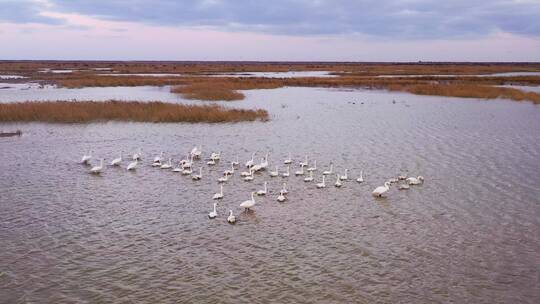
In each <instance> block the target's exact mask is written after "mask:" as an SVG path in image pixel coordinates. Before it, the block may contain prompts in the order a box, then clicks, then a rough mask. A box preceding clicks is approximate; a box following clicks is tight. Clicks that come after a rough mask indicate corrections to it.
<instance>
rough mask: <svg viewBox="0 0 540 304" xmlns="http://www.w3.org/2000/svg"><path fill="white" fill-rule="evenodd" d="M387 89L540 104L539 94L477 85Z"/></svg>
mask: <svg viewBox="0 0 540 304" xmlns="http://www.w3.org/2000/svg"><path fill="white" fill-rule="evenodd" d="M387 88H388V89H389V90H393V91H406V92H409V93H413V94H417V95H436V96H450V97H465V98H484V99H495V98H505V99H511V100H517V101H522V100H529V101H532V102H533V103H536V104H538V103H540V94H538V93H534V92H523V91H521V90H518V89H514V88H501V87H494V86H485V85H475V84H413V85H400V84H392V85H389V86H388V87H387Z"/></svg>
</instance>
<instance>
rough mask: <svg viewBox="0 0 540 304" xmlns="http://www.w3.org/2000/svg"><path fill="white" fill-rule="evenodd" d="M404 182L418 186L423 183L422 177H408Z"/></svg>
mask: <svg viewBox="0 0 540 304" xmlns="http://www.w3.org/2000/svg"><path fill="white" fill-rule="evenodd" d="M406 181H407V183H408V184H409V185H420V184H423V183H424V177H423V176H418V177H409V178H407V179H406Z"/></svg>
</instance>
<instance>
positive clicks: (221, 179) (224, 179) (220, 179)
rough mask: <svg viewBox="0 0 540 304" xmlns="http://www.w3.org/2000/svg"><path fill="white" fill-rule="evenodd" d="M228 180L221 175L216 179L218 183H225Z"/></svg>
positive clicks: (225, 176) (227, 176) (226, 176)
mask: <svg viewBox="0 0 540 304" xmlns="http://www.w3.org/2000/svg"><path fill="white" fill-rule="evenodd" d="M228 180H229V175H223V176H222V177H220V178H218V179H217V182H218V183H225V182H227V181H228Z"/></svg>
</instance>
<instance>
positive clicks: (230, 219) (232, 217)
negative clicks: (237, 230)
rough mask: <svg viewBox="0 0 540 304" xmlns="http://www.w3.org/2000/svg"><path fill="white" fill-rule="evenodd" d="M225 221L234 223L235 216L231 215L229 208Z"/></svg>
mask: <svg viewBox="0 0 540 304" xmlns="http://www.w3.org/2000/svg"><path fill="white" fill-rule="evenodd" d="M227 222H229V224H234V223H236V217H235V216H234V215H233V213H232V210H229V216H228V217H227Z"/></svg>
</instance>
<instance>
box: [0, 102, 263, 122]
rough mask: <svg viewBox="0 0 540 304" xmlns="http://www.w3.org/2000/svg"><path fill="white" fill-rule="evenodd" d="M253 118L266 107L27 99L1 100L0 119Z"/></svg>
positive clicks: (91, 120)
mask: <svg viewBox="0 0 540 304" xmlns="http://www.w3.org/2000/svg"><path fill="white" fill-rule="evenodd" d="M255 120H262V121H265V120H268V112H267V111H266V110H244V109H232V108H226V107H223V106H219V105H185V104H173V103H163V102H137V101H116V100H110V101H105V102H95V101H47V102H36V101H27V102H20V103H0V122H47V123H89V122H103V121H124V122H152V123H175V122H187V123H198V122H206V123H223V122H242V121H255Z"/></svg>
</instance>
